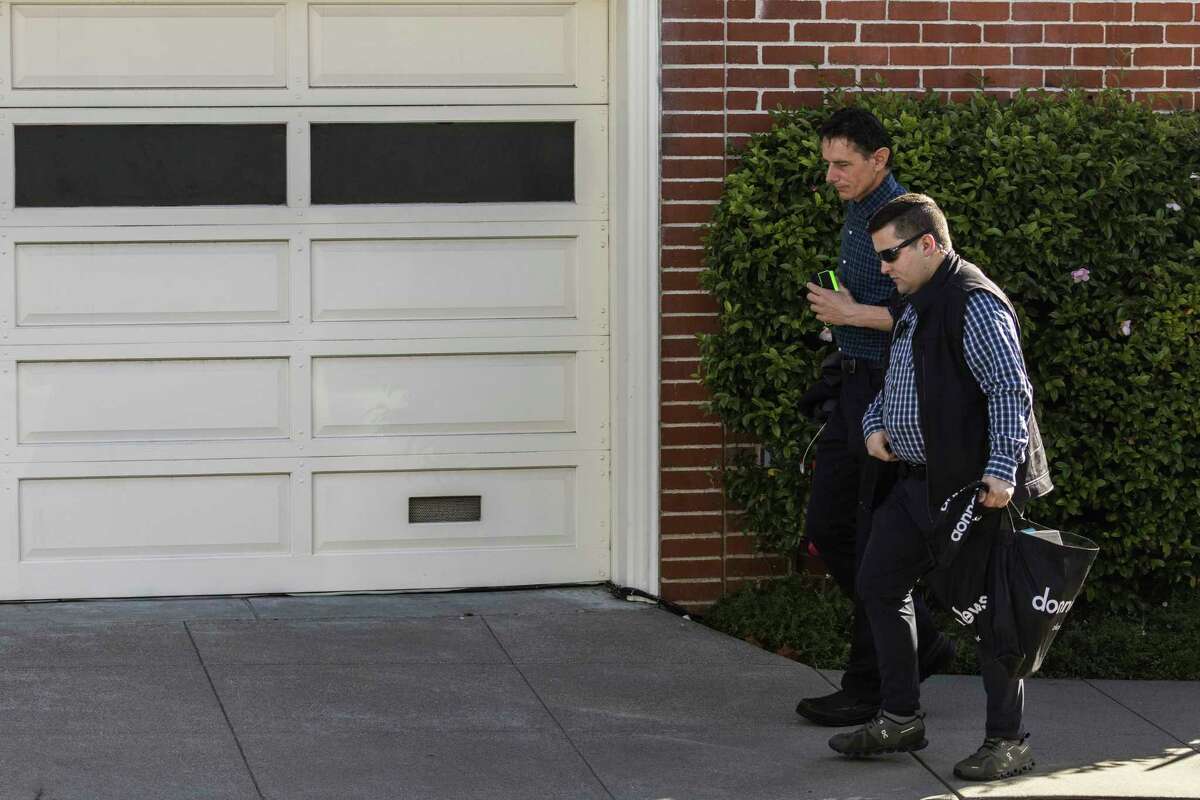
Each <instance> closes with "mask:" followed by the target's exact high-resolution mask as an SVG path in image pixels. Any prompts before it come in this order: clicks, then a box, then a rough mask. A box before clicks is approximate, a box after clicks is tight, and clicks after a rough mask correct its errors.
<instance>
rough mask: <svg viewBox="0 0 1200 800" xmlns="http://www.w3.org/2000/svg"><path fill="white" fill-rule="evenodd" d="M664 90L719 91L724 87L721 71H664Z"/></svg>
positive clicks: (679, 69) (723, 76)
mask: <svg viewBox="0 0 1200 800" xmlns="http://www.w3.org/2000/svg"><path fill="white" fill-rule="evenodd" d="M662 82H663V88H664V89H709V88H716V89H720V88H722V87H723V86H724V85H725V71H724V70H723V69H682V68H678V67H677V68H675V69H664V70H663V71H662Z"/></svg>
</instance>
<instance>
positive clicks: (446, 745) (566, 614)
mask: <svg viewBox="0 0 1200 800" xmlns="http://www.w3.org/2000/svg"><path fill="white" fill-rule="evenodd" d="M835 679H836V675H834V674H822V673H820V672H818V671H816V670H813V669H811V668H809V667H807V666H804V665H803V664H797V663H795V662H792V661H789V660H787V659H784V658H780V657H778V656H775V655H772V654H770V653H766V652H764V651H762V650H759V649H757V648H755V647H752V646H751V645H748V644H746V643H744V642H741V641H738V640H736V639H732V638H730V637H727V636H724V635H722V634H719V633H716V632H714V631H711V630H709V629H707V628H705V627H703V626H701V625H699V624H696V623H695V622H692V621H689V620H687V619H681V618H679V617H677V616H674V615H672V614H670V613H668V612H666V611H664V610H661V609H659V608H656V607H654V606H651V605H646V604H642V603H635V602H628V601H621V600H617V599H615V598H613V597H612V596H611V595H610V594H609V593H608V592H607V591H606V590H605V589H603V588H600V587H593V588H576V589H547V590H531V591H506V592H478V593H453V594H449V593H448V594H401V595H354V596H302V597H251V598H207V599H181V600H157V601H156V600H127V601H88V602H70V603H27V604H9V605H0V800H35V798H36V799H37V800H109V798H112V800H141V799H142V798H146V799H147V800H150V799H153V800H183V798H188V799H189V800H191V799H193V798H204V799H205V800H258V798H271V799H272V800H307V798H320V800H374V799H375V798H381V799H383V798H386V799H387V800H393V799H400V798H403V799H404V800H408V799H409V798H414V799H415V798H439V799H441V798H446V799H447V800H473V799H474V798H487V799H488V800H497V799H501V800H503V799H505V798H519V799H520V800H535V799H537V798H564V800H576V799H590V798H600V799H603V798H629V799H630V800H666V799H668V798H669V799H670V800H702V799H703V798H719V799H720V800H726V799H733V800H758V799H759V798H778V799H779V800H783V799H784V798H788V799H791V798H813V799H817V798H843V799H849V798H955V797H959V798H965V797H986V798H1018V797H1019V798H1042V797H1056V798H1066V797H1071V798H1081V797H1087V798H1101V797H1103V798H1110V797H1156V798H1157V797H1172V798H1174V797H1188V798H1200V684H1198V683H1166V682H1159V683H1148V682H1145V683H1144V682H1131V681H1068V680H1033V681H1030V682H1029V687H1028V690H1027V701H1028V702H1027V720H1028V726H1029V728H1030V730H1031V731H1032V733H1033V737H1032V738H1031V740H1030V741H1031V744H1032V745H1033V747H1034V749H1035V752H1036V754H1037V758H1038V767H1037V769H1036V771H1035V772H1034V773H1033V774H1032V775H1031V776H1026V777H1023V778H1020V779H1016V780H1010V781H1005V782H1002V783H995V784H981V785H965V784H963V783H962V782H961V781H958V780H957V779H955V778H954V777H952V774H951V768H952V765H953V764H954V762H955V761H956V760H958V759H959V758H961V757H963V756H965V755H967V754H969V753H970V752H973V751H974V749H975V748H976V747H977V746H978V745H979V743H980V742H981V740H982V720H983V691H982V688H981V686H980V682H979V679H978V678H973V677H964V676H938V677H935V678H932V679H931V680H930V681H928V682H927V684H926V689H925V693H924V702H925V708H926V710H927V712H928V717H927V720H926V721H927V724H928V728H929V739H930V746H929V748H928V749H926V750H924V751H922V752H920V753H918V754H916V755H897V756H889V757H885V758H881V759H877V760H872V761H850V760H847V759H844V758H841V757H839V756H837V755H836V754H835V753H833V751H831V750H830V749H829V748H828V746H827V745H826V741H827V740H828V738H829V736H830V734H831V733H832V731H831V730H830V729H826V728H818V727H815V726H812V725H808V724H806V723H804V722H803V721H801V720H800V719H799V717H797V716H796V714H795V713H794V711H793V708H794V706H795V703H796V700H797V699H798V698H799V697H801V696H807V695H816V694H824V693H826V692H828V691H830V687H831V686H832V685H833V684H834V682H835Z"/></svg>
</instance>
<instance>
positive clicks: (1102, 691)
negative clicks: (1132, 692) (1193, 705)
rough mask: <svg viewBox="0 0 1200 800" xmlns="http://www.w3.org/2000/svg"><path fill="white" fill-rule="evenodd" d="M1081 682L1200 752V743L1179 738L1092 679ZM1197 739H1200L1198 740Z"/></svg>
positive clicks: (1182, 743) (1084, 679)
mask: <svg viewBox="0 0 1200 800" xmlns="http://www.w3.org/2000/svg"><path fill="white" fill-rule="evenodd" d="M1081 682H1082V683H1084V684H1085V685H1087V686H1090V687H1092V688H1093V689H1095V690H1096V691H1097V692H1099V693H1100V694H1102V695H1104V696H1105V697H1107V698H1108V699H1109V700H1112V701H1113V702H1114V703H1116V704H1117V705H1119V706H1120V707H1121V708H1123V709H1125V710H1126V711H1128V712H1129V713H1130V714H1133V715H1134V716H1135V717H1138V718H1139V719H1142V720H1144V721H1146V722H1148V723H1149V724H1151V725H1153V726H1154V727H1155V728H1157V729H1158V730H1160V731H1162V732H1163V733H1165V734H1166V735H1167V736H1170V737H1171V738H1172V739H1174V740H1175V741H1177V742H1179V743H1180V744H1181V745H1183V746H1184V747H1190V748H1191V749H1193V750H1195V751H1196V752H1197V753H1200V744H1195V743H1193V742H1186V741H1184V740H1183V739H1181V738H1179V737H1178V736H1176V735H1175V734H1173V733H1171V732H1170V731H1169V730H1167V729H1166V728H1164V727H1163V726H1162V725H1159V724H1158V723H1157V722H1155V721H1154V720H1152V719H1150V718H1149V717H1147V716H1146V715H1145V714H1142V713H1141V712H1139V711H1137V710H1136V709H1133V708H1130V707H1129V706H1127V705H1125V704H1124V703H1122V702H1121V701H1120V700H1118V699H1117V698H1115V697H1113V696H1112V695H1111V694H1109V693H1108V692H1106V691H1104V690H1103V689H1101V688H1100V687H1099V686H1097V685H1096V684H1094V683H1092V681H1091V680H1088V679H1087V678H1083V679H1081ZM1197 741H1200V740H1197Z"/></svg>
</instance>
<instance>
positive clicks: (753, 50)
mask: <svg viewBox="0 0 1200 800" xmlns="http://www.w3.org/2000/svg"><path fill="white" fill-rule="evenodd" d="M725 63H726V64H753V65H755V66H757V65H758V45H756V44H731V45H727V46H726V47H725Z"/></svg>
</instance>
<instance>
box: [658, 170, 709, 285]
mask: <svg viewBox="0 0 1200 800" xmlns="http://www.w3.org/2000/svg"><path fill="white" fill-rule="evenodd" d="M674 163H676V164H678V163H683V162H679V161H676V162H674ZM664 172H665V169H664ZM660 258H661V261H662V268H663V274H662V289H663V291H664V292H694V291H697V290H699V289H700V282H699V280H698V279H697V276H698V275H699V270H700V268H701V267H703V266H704V251H703V250H700V249H691V248H689V249H687V250H683V249H665V250H663V251H662V255H661V257H660ZM676 270H690V271H689V272H681V271H676ZM668 281H669V284H668Z"/></svg>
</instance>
